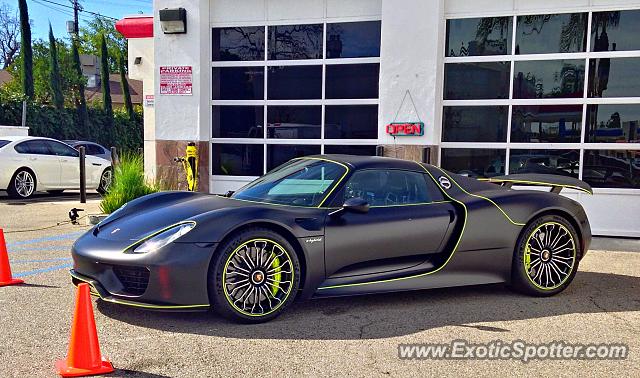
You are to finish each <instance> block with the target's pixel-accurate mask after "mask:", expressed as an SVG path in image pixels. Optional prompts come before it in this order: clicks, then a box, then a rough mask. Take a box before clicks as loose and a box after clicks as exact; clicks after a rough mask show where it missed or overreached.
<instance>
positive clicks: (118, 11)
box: [0, 0, 153, 40]
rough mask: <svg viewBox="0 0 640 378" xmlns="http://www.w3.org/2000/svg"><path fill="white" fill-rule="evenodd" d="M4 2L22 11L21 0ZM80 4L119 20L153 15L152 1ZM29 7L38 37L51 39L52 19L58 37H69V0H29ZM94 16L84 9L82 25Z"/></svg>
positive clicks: (87, 0) (84, 1)
mask: <svg viewBox="0 0 640 378" xmlns="http://www.w3.org/2000/svg"><path fill="white" fill-rule="evenodd" d="M0 3H2V4H8V5H9V6H10V7H11V8H13V9H14V10H15V11H16V12H17V11H18V1H17V0H0ZM52 3H58V4H62V5H64V6H60V5H56V4H52ZM80 4H81V5H82V6H83V7H84V9H85V10H87V11H91V12H95V13H100V14H102V15H105V16H110V17H114V18H117V19H121V18H122V17H123V16H126V15H131V14H137V13H145V14H151V13H152V11H153V1H152V0H80ZM27 6H28V7H29V18H30V19H31V20H32V24H31V34H32V37H33V39H34V40H36V39H45V40H46V39H47V38H48V33H49V22H51V26H52V27H53V34H54V35H55V36H56V38H64V37H67V36H68V34H67V27H66V22H67V20H69V21H70V20H73V9H71V8H67V7H66V6H71V2H70V1H69V0H27ZM91 18H93V15H91V14H88V13H84V12H81V13H80V26H81V27H82V25H83V24H84V22H85V21H86V20H89V19H91Z"/></svg>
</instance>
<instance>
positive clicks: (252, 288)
mask: <svg viewBox="0 0 640 378" xmlns="http://www.w3.org/2000/svg"><path fill="white" fill-rule="evenodd" d="M299 285H300V263H299V261H298V258H297V255H296V253H295V251H294V248H293V247H292V246H291V244H290V243H289V242H288V241H287V239H286V238H284V237H282V236H281V235H280V234H278V233H276V232H273V231H271V230H269V229H265V228H251V229H247V230H244V231H241V232H239V233H238V234H237V235H235V236H233V237H232V238H230V240H228V241H226V242H225V243H224V244H223V245H221V246H220V247H219V250H218V253H216V255H215V256H214V259H213V261H212V264H211V266H210V268H209V296H210V301H211V305H212V307H213V309H214V310H215V311H216V312H218V313H219V314H220V315H222V316H224V317H226V318H228V319H231V320H234V321H238V322H243V323H262V322H265V321H268V320H271V319H273V318H275V317H277V316H278V315H280V314H281V313H282V312H283V311H284V310H285V309H286V308H287V307H288V306H289V305H290V304H291V303H292V302H293V300H294V298H295V296H296V293H297V291H298V287H299Z"/></svg>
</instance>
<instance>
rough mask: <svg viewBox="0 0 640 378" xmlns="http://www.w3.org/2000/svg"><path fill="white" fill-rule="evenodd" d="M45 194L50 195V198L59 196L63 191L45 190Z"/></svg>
mask: <svg viewBox="0 0 640 378" xmlns="http://www.w3.org/2000/svg"><path fill="white" fill-rule="evenodd" d="M47 193H49V194H51V195H52V196H59V195H60V194H62V193H64V190H47Z"/></svg>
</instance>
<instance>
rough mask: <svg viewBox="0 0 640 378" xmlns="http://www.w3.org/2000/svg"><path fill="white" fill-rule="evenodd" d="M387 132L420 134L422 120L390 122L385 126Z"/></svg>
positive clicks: (421, 133)
mask: <svg viewBox="0 0 640 378" xmlns="http://www.w3.org/2000/svg"><path fill="white" fill-rule="evenodd" d="M386 131H387V134H389V135H392V136H422V135H424V123H423V122H392V123H390V124H388V125H387V127H386Z"/></svg>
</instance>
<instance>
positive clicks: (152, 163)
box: [128, 37, 156, 178]
mask: <svg viewBox="0 0 640 378" xmlns="http://www.w3.org/2000/svg"><path fill="white" fill-rule="evenodd" d="M128 48H129V50H128V67H129V78H131V79H135V80H142V84H143V88H142V95H143V99H144V98H145V96H148V95H154V91H155V80H154V79H155V78H154V72H155V62H154V49H153V38H152V37H151V38H131V39H129V40H128ZM138 57H139V58H141V61H140V64H135V60H136V58H138ZM142 110H143V111H144V170H145V173H146V174H147V177H149V178H153V177H155V171H156V145H155V139H156V136H155V132H156V131H155V130H156V128H155V124H156V114H155V106H145V105H144V100H143V107H142Z"/></svg>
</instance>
